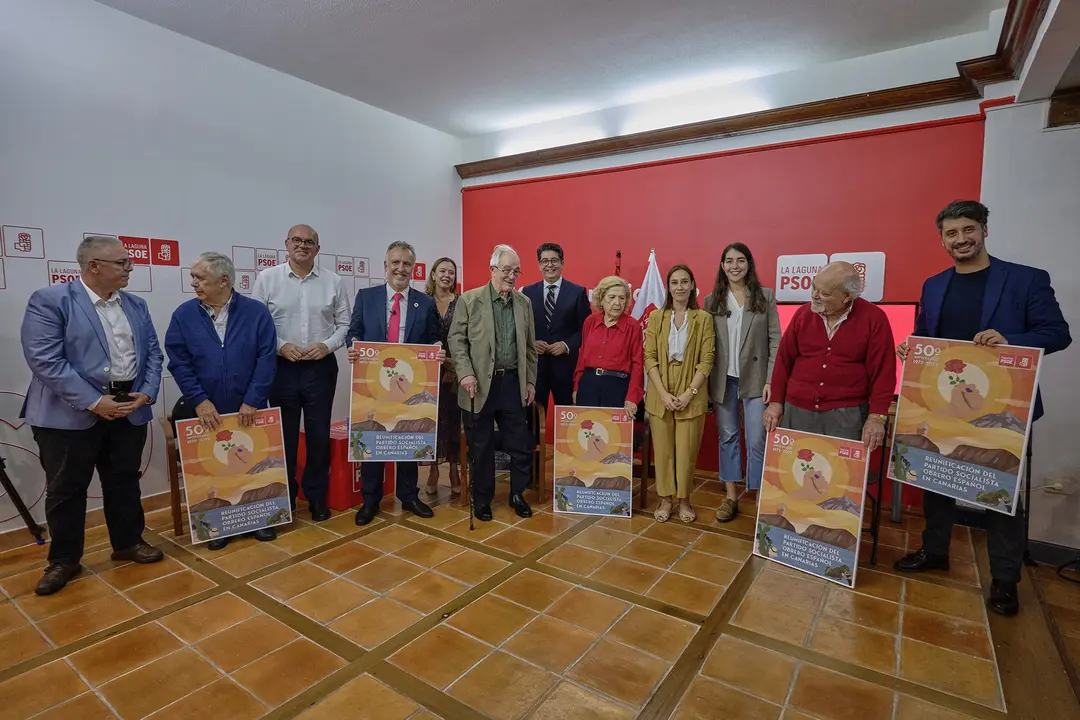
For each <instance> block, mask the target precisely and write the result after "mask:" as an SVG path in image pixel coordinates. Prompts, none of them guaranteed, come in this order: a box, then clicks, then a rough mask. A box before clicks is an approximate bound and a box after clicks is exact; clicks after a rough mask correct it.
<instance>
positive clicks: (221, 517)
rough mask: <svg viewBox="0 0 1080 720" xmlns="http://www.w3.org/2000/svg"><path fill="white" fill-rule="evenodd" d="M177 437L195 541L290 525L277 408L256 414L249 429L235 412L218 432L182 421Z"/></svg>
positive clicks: (190, 421)
mask: <svg viewBox="0 0 1080 720" xmlns="http://www.w3.org/2000/svg"><path fill="white" fill-rule="evenodd" d="M176 432H177V436H178V437H177V443H176V444H177V448H178V449H179V451H180V464H181V468H182V471H183V480H184V490H185V495H186V496H187V506H188V519H189V521H190V523H191V537H192V540H193V541H194V542H196V543H203V542H209V541H210V540H216V539H218V538H226V537H231V536H233V535H242V534H244V533H249V532H253V531H255V530H258V529H260V528H268V527H274V526H276V525H285V524H287V523H290V522H292V512H291V510H290V507H289V481H288V477H287V476H286V472H285V443H284V440H283V439H282V434H281V411H280V410H279V409H278V408H270V409H269V410H260V411H259V412H258V413H257V414H256V415H255V423H254V424H253V425H251V426H250V427H241V425H240V415H239V414H237V413H233V414H231V415H222V416H221V427H219V428H218V429H217V430H207V429H206V428H205V427H203V425H202V423H201V422H199V421H198V420H180V421H178V422H177V423H176Z"/></svg>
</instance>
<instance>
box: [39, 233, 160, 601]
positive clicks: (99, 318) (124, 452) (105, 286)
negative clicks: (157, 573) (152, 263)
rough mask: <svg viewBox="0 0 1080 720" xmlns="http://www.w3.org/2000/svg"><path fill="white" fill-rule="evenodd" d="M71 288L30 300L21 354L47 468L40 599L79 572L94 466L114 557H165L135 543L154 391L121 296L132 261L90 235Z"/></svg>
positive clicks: (135, 316)
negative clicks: (45, 541) (44, 558)
mask: <svg viewBox="0 0 1080 720" xmlns="http://www.w3.org/2000/svg"><path fill="white" fill-rule="evenodd" d="M76 259H77V260H78V262H79V268H80V269H81V275H80V279H79V280H76V281H74V282H70V283H65V284H62V285H54V286H52V287H47V288H43V289H41V290H38V291H37V292H35V293H34V294H33V295H31V296H30V300H29V302H28V303H27V306H26V314H25V316H24V317H23V323H22V331H21V337H22V347H23V355H24V357H25V358H26V364H27V365H28V366H29V367H30V371H31V372H32V373H33V378H32V379H31V381H30V387H29V389H27V391H26V403H25V404H24V405H23V413H22V417H25V418H26V422H27V424H28V425H30V427H31V429H32V430H33V432H34V440H35V441H36V442H37V444H38V450H39V456H40V458H41V467H42V469H43V470H44V471H45V481H46V491H45V517H46V519H47V520H48V523H49V534H50V535H51V536H52V537H51V543H50V545H49V565H48V567H46V568H45V573H44V575H43V577H42V578H41V580H40V581H39V582H38V584H37V587H36V588H35V592H36V593H37V594H38V595H51V594H52V593H54V592H57V591H58V590H60V589H61V588H63V587H64V586H65V585H66V584H67V583H68V581H69V580H71V579H72V578H74V577H75V576H76V575H78V574H79V572H80V570H81V565H80V560H81V559H82V553H83V540H84V527H85V525H86V492H87V489H88V488H89V487H90V481H91V480H92V479H93V476H94V469H95V468H97V470H98V476H99V478H100V480H101V490H102V496H103V500H104V508H105V523H106V524H107V525H108V528H109V541H110V542H111V543H112V547H113V553H112V559H113V560H122V561H129V562H136V563H152V562H157V561H159V560H161V559H162V558H163V557H164V556H163V555H162V552H161V551H160V550H158V549H157V548H155V547H153V546H151V545H149V544H147V543H146V542H144V541H143V539H142V533H143V529H144V527H145V523H144V518H143V508H142V499H141V495H142V493H141V489H140V487H139V479H140V477H141V476H142V472H141V468H142V455H143V447H144V445H145V444H146V432H147V423H149V422H150V420H151V419H152V418H153V409H152V408H151V407H150V406H151V405H152V404H153V403H154V400H155V398H156V397H157V393H158V389H159V387H160V386H161V363H162V354H161V347H160V346H159V345H158V339H157V333H156V331H155V330H154V324H153V321H151V319H150V313H149V311H148V310H147V307H146V302H145V301H144V300H143V299H142V298H140V297H138V296H136V295H131V294H128V293H125V292H123V291H122V288H124V287H126V286H127V284H128V278H129V277H130V275H131V271H132V267H133V266H132V264H131V258H130V257H129V256H128V253H127V250H125V249H124V246H123V244H122V243H121V242H120V241H119V240H117V239H116V238H115V237H108V236H97V235H91V236H88V237H86V238H85V239H83V241H82V243H80V244H79V249H78V251H77V252H76Z"/></svg>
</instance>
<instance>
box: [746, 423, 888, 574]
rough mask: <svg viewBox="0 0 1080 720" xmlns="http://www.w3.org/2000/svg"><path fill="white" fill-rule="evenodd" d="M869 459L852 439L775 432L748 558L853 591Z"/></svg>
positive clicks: (766, 447)
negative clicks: (754, 556) (755, 556)
mask: <svg viewBox="0 0 1080 720" xmlns="http://www.w3.org/2000/svg"><path fill="white" fill-rule="evenodd" d="M867 460H868V455H867V452H866V447H865V446H864V445H863V444H862V443H861V442H859V441H857V440H844V439H841V438H835V437H828V436H826V435H814V434H813V433H805V432H798V431H795V430H785V429H783V428H778V429H777V430H774V431H773V432H772V434H771V435H770V436H769V439H768V444H767V445H766V446H765V472H764V473H763V474H762V480H761V492H760V493H759V496H758V497H759V500H758V516H757V525H756V529H755V531H754V552H755V553H757V554H758V555H760V556H762V557H764V558H768V559H769V560H773V561H775V562H778V563H780V564H781V565H787V566H788V567H793V568H795V569H796V570H802V571H803V572H807V573H810V574H811V575H817V576H818V577H821V578H825V579H826V580H830V581H832V582H834V583H837V584H839V585H844V586H846V587H855V570H856V568H857V567H858V563H859V542H860V539H861V536H862V533H861V528H862V513H863V505H864V500H865V498H866V473H867V470H868V463H867Z"/></svg>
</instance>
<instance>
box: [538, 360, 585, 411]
mask: <svg viewBox="0 0 1080 720" xmlns="http://www.w3.org/2000/svg"><path fill="white" fill-rule="evenodd" d="M570 358H571V354H567V355H559V356H558V357H555V356H551V355H541V356H540V357H539V358H537V359H536V401H537V402H538V403H540V404H541V405H543V406H544V407H545V408H546V407H547V403H548V397H549V396H550V397H552V398H553V399H554V401H555V404H556V405H573V404H574V365H575V364H576V362H577V359H576V357H575V359H574V362H570Z"/></svg>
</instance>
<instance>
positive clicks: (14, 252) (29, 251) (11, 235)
mask: <svg viewBox="0 0 1080 720" xmlns="http://www.w3.org/2000/svg"><path fill="white" fill-rule="evenodd" d="M3 236H4V254H5V255H7V256H8V257H17V258H18V257H21V258H42V259H44V257H45V234H44V231H43V230H42V229H41V228H33V227H19V226H17V225H4V226H3Z"/></svg>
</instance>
